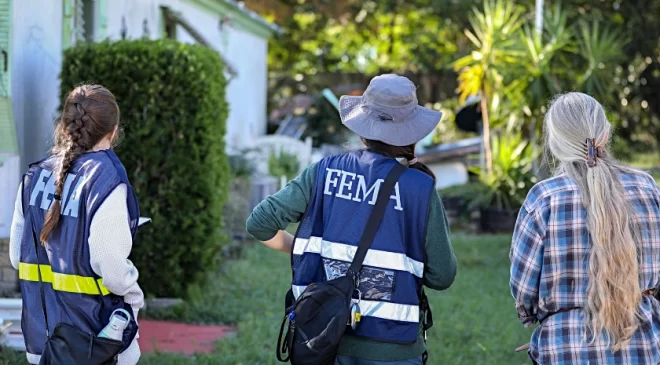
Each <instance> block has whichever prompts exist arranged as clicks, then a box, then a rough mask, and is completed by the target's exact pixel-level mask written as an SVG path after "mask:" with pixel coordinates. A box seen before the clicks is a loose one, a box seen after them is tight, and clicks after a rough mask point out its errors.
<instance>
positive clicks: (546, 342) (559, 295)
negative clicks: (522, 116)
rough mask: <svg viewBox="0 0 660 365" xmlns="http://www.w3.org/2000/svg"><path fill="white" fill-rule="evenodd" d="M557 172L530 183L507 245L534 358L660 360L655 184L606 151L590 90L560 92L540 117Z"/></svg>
mask: <svg viewBox="0 0 660 365" xmlns="http://www.w3.org/2000/svg"><path fill="white" fill-rule="evenodd" d="M545 133H546V145H547V147H546V148H547V150H548V151H547V152H549V154H550V155H551V156H552V157H553V159H554V161H555V162H556V164H557V166H556V167H557V168H556V174H555V176H554V177H552V178H550V179H548V180H545V181H543V182H541V183H539V184H537V185H536V186H534V188H532V190H531V191H530V192H529V195H528V196H527V199H526V200H525V203H524V204H523V207H522V208H521V209H520V213H519V216H518V221H517V223H516V228H515V231H514V234H513V243H512V247H511V252H510V258H511V283H510V284H511V293H512V295H513V297H514V298H515V301H516V309H517V311H518V317H519V318H520V320H521V321H522V323H523V324H525V325H526V326H531V325H533V324H535V323H537V322H540V326H538V327H537V328H536V329H535V331H534V333H533V334H532V338H531V341H530V348H529V356H530V358H531V359H532V361H533V362H534V363H536V364H591V365H594V364H659V363H660V302H658V300H657V299H656V298H655V297H654V296H653V294H654V289H655V288H656V287H658V285H659V284H660V189H659V188H658V186H657V184H656V182H655V181H654V180H653V178H652V177H651V176H649V175H648V174H646V173H643V172H641V171H637V170H634V169H632V168H629V167H627V166H624V165H622V164H620V163H618V162H617V161H615V160H614V159H613V158H611V157H610V155H609V153H608V145H609V140H610V138H611V136H612V125H611V124H610V123H609V122H608V120H607V117H606V115H605V111H604V109H603V107H602V105H600V104H599V103H598V102H597V101H596V100H595V99H594V98H592V97H590V96H588V95H585V94H582V93H577V92H572V93H567V94H564V95H561V96H559V97H557V98H556V99H555V100H554V102H553V103H552V104H551V106H550V108H549V110H548V112H547V114H546V116H545Z"/></svg>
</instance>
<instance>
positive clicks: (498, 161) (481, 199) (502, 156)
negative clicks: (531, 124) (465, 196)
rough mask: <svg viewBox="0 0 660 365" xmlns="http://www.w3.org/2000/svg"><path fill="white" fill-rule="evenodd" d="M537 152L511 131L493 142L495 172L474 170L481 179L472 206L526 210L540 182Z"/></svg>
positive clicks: (519, 134) (518, 132)
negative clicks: (536, 173)
mask: <svg viewBox="0 0 660 365" xmlns="http://www.w3.org/2000/svg"><path fill="white" fill-rule="evenodd" d="M536 154H537V152H536V151H534V149H533V148H532V145H531V143H530V142H529V141H528V140H526V139H525V138H524V137H523V134H522V133H521V132H520V131H514V130H508V131H506V132H505V133H502V134H501V135H499V136H495V138H493V170H492V172H485V171H483V170H481V169H478V168H477V169H472V171H473V172H474V173H476V174H477V176H478V177H479V183H480V184H479V185H477V186H478V189H479V191H478V192H477V193H476V194H473V195H472V200H471V203H470V205H472V206H473V207H479V208H490V207H492V208H495V209H498V210H502V211H510V210H513V209H517V208H519V207H520V206H522V203H523V201H524V200H525V197H526V195H527V192H528V191H529V189H530V188H531V187H532V186H533V185H534V183H535V182H536V178H535V177H534V171H533V166H534V160H535V159H536Z"/></svg>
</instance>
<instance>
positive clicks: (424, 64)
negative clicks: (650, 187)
mask: <svg viewBox="0 0 660 365" xmlns="http://www.w3.org/2000/svg"><path fill="white" fill-rule="evenodd" d="M255 2H260V3H261V4H262V8H261V10H262V11H263V12H266V13H269V14H270V15H271V16H272V17H273V19H276V20H277V21H278V23H279V24H280V25H281V26H282V27H283V28H284V30H285V32H284V34H283V35H282V36H280V37H277V38H275V39H274V40H273V41H272V43H271V46H270V52H269V61H270V65H269V67H270V70H271V90H270V92H271V97H272V98H271V100H273V101H274V102H276V103H277V102H278V101H279V100H280V99H281V98H284V97H287V96H290V95H292V94H295V93H300V92H303V93H309V92H314V91H318V90H320V89H322V88H324V87H335V86H337V80H338V78H337V77H320V76H322V75H326V74H328V73H332V74H334V75H346V74H350V73H356V74H364V75H366V76H367V77H365V78H362V79H360V82H361V83H364V82H365V81H364V79H367V80H368V77H369V76H373V75H374V74H378V73H383V72H396V73H400V74H406V75H419V74H425V75H444V74H447V73H451V72H453V71H452V65H453V64H454V62H455V61H457V60H459V59H463V61H466V60H467V59H466V58H465V57H466V56H467V57H468V58H469V57H471V56H477V57H478V56H479V54H473V51H475V50H477V52H479V53H482V52H484V51H485V49H481V48H482V46H484V45H486V46H487V45H488V44H489V42H490V41H492V42H498V40H497V39H495V38H493V39H480V38H479V30H478V29H476V28H478V27H479V26H478V24H475V23H479V22H480V21H489V19H479V18H478V17H475V15H474V12H473V9H474V8H475V7H476V8H477V9H478V10H479V11H480V12H483V8H484V7H483V0H414V1H403V0H371V1H357V0H337V1H325V0H271V1H269V2H268V1H266V2H264V1H257V0H253V1H248V2H247V3H248V6H250V5H251V3H255ZM268 3H270V4H277V5H273V6H269V5H268ZM503 5H505V6H508V7H511V8H512V9H517V11H521V14H520V16H519V18H518V19H517V20H519V21H522V23H523V24H522V27H521V29H520V31H519V32H513V33H515V34H514V35H513V36H512V38H510V39H505V40H501V41H500V46H498V47H496V48H494V51H493V52H490V53H489V56H490V57H493V61H494V62H490V63H489V64H495V65H497V66H496V67H494V70H493V69H491V67H490V66H489V67H487V68H485V69H482V68H480V67H476V68H472V69H470V72H471V74H464V80H463V81H468V83H466V84H464V88H463V89H462V90H461V91H464V90H465V87H468V86H469V87H471V88H472V89H474V84H478V82H475V81H474V79H476V80H479V78H480V77H482V76H483V75H485V73H487V72H488V73H490V75H491V76H492V77H491V79H492V80H493V82H500V81H501V82H502V83H504V84H505V85H509V86H511V87H510V88H508V87H499V86H501V85H495V86H497V91H498V92H499V94H501V95H497V96H494V97H491V99H498V100H489V103H491V104H492V103H493V102H499V105H502V102H503V101H507V102H514V103H518V105H517V106H519V107H520V109H523V108H524V109H525V110H526V111H527V112H526V113H525V114H526V119H525V120H527V121H529V120H538V117H539V114H542V110H543V106H544V105H545V104H546V103H547V100H548V98H549V97H550V96H551V95H553V94H556V93H558V92H562V91H568V90H576V89H577V90H583V91H585V92H588V93H591V94H593V95H594V96H596V97H597V98H598V99H599V100H601V101H602V102H603V103H605V104H606V105H607V107H608V108H609V109H610V111H611V112H612V116H613V119H614V121H615V122H616V124H617V127H618V133H619V134H620V135H621V136H622V137H623V139H624V140H625V141H629V142H630V141H633V142H639V143H635V144H633V146H634V147H635V148H646V147H649V146H651V145H653V144H654V143H655V140H657V139H660V137H658V136H660V120H659V118H658V115H660V91H659V90H660V42H659V41H658V39H660V17H658V16H657V14H660V0H630V1H620V0H613V1H602V0H569V1H562V2H557V1H546V2H545V9H544V10H545V17H544V27H543V33H542V34H541V36H537V35H536V33H535V31H534V29H533V20H534V6H535V1H534V0H516V1H514V0H508V1H503ZM272 8H278V9H279V10H278V12H271V10H270V9H272ZM490 20H494V21H497V14H495V17H494V18H491V19H490ZM475 25H477V26H475ZM491 25H492V26H494V25H496V24H495V23H493V24H491ZM482 28H483V27H482ZM466 34H468V35H467V36H466ZM495 36H498V35H497V34H495ZM475 39H476V40H478V41H479V43H480V45H479V46H475V44H474V40H475ZM484 41H486V42H485V43H484ZM502 42H503V43H507V42H509V44H508V45H506V46H505V47H504V49H503V50H504V53H505V54H506V56H502V55H501V54H500V53H499V52H500V50H501V48H499V47H501V45H502V44H503V43H502ZM509 46H510V47H509ZM508 48H511V49H508ZM513 49H515V51H513ZM512 51H513V53H512ZM517 52H522V54H524V56H522V57H518V55H519V54H518V53H517ZM511 56H513V57H517V58H518V59H516V60H515V61H516V62H507V59H510V58H508V57H511ZM498 58H499V60H498ZM482 60H483V58H482ZM523 60H524V61H523ZM475 61H476V60H475ZM482 67H483V64H482ZM494 71H497V72H494ZM504 74H506V75H509V76H510V77H511V79H509V80H507V77H508V76H505V75H504ZM500 76H501V79H499V77H500ZM469 83H472V85H470V84H469ZM363 86H366V85H363ZM486 86H487V87H488V85H486ZM448 87H450V88H451V89H452V90H453V87H454V86H453V85H450V84H448ZM450 91H451V90H450ZM463 96H465V94H464V95H463ZM523 96H524V98H523ZM441 101H443V100H425V102H441ZM538 125H540V123H537V126H538Z"/></svg>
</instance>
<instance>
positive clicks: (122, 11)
mask: <svg viewBox="0 0 660 365" xmlns="http://www.w3.org/2000/svg"><path fill="white" fill-rule="evenodd" d="M277 32H279V29H278V28H277V27H276V26H275V25H273V24H271V23H269V22H267V21H266V20H264V19H262V18H261V17H259V16H258V15H256V14H255V13H253V12H251V11H249V10H248V9H246V8H245V7H244V6H243V5H242V3H237V2H235V1H232V0H48V1H44V0H0V56H1V57H0V76H1V77H0V292H3V291H4V292H7V291H11V290H14V289H15V288H16V280H17V279H16V272H15V270H13V269H11V267H10V266H9V260H8V258H7V257H6V256H7V246H6V245H7V238H8V236H9V229H10V224H11V217H12V212H13V206H14V199H15V196H16V195H15V194H16V189H17V187H18V183H19V180H20V176H21V173H22V171H24V169H25V168H26V167H27V164H28V163H30V162H32V161H36V160H39V159H41V158H43V156H44V155H45V154H46V153H47V151H48V149H49V148H50V146H51V134H52V130H53V125H54V123H53V122H54V120H55V119H56V117H57V107H58V105H59V103H60V100H59V79H58V74H59V72H60V69H61V66H62V51H63V50H64V49H66V48H68V47H71V46H73V45H75V44H76V43H78V42H90V41H91V42H93V41H101V40H105V39H108V38H109V39H111V40H119V39H133V38H141V37H146V38H151V39H158V38H172V39H176V40H179V41H181V42H188V43H202V44H205V45H207V46H209V47H212V48H213V49H215V50H216V51H217V52H218V53H219V54H220V55H221V57H222V58H223V59H224V60H225V63H226V65H227V69H226V70H227V76H228V78H229V79H230V82H229V84H228V86H227V88H228V89H227V101H228V103H229V108H230V113H229V117H228V120H227V136H226V139H227V146H228V148H230V149H233V148H236V149H238V148H242V147H244V146H248V145H250V144H251V142H252V141H253V140H254V139H256V138H258V137H260V136H262V135H265V134H266V123H267V115H266V114H267V112H266V98H267V87H268V80H267V53H268V39H269V38H270V37H271V36H272V35H273V34H274V33H277ZM0 294H1V293H0Z"/></svg>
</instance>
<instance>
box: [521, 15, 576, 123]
mask: <svg viewBox="0 0 660 365" xmlns="http://www.w3.org/2000/svg"><path fill="white" fill-rule="evenodd" d="M543 24H544V27H543V32H542V34H537V33H536V32H534V31H533V30H532V29H531V27H530V26H527V25H525V26H524V27H523V31H522V32H520V39H521V43H522V44H523V46H524V50H525V57H524V58H523V64H521V66H522V67H521V68H520V70H521V71H522V73H523V74H521V75H518V76H519V77H516V80H515V81H514V82H512V86H514V87H520V88H521V92H522V96H523V98H522V99H521V100H522V101H523V104H524V105H523V108H524V109H525V111H526V113H527V114H534V113H535V112H537V111H539V110H540V109H541V107H542V106H543V105H544V104H545V103H546V101H547V99H548V97H550V96H551V95H553V94H556V93H559V92H561V91H562V90H563V84H562V82H561V81H562V76H566V75H565V74H566V71H567V70H568V69H569V67H566V62H565V57H562V56H563V54H565V53H567V52H570V51H572V50H573V49H574V47H573V35H572V33H571V31H570V28H568V27H567V16H566V13H565V12H563V11H562V10H561V7H560V6H555V7H553V8H552V9H551V11H549V12H547V13H545V15H544V22H543ZM514 72H516V71H515V70H514Z"/></svg>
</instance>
